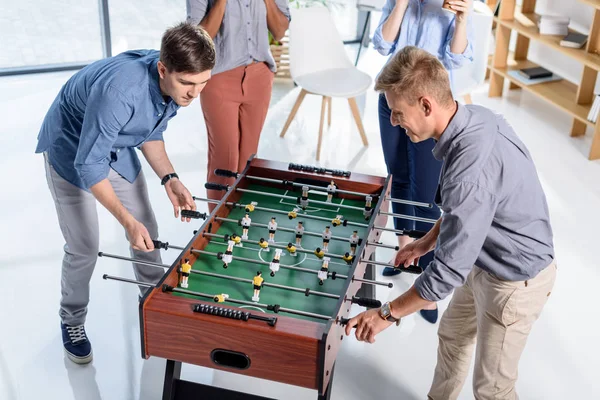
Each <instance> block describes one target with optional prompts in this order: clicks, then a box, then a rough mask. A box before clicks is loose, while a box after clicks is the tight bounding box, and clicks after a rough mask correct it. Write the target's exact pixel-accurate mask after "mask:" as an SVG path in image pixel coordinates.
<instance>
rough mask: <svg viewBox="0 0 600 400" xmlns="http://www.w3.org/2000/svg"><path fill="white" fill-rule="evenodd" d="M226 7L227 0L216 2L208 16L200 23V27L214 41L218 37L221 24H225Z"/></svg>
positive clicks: (217, 0)
mask: <svg viewBox="0 0 600 400" xmlns="http://www.w3.org/2000/svg"><path fill="white" fill-rule="evenodd" d="M225 6H227V0H216V1H215V4H214V5H213V7H212V8H211V9H210V11H208V12H207V13H206V16H205V17H204V18H203V19H202V21H200V26H201V27H202V28H204V30H205V31H206V32H208V34H209V35H210V37H211V38H213V39H214V38H215V36H217V33H218V32H219V28H220V27H221V23H222V22H223V16H224V15H225Z"/></svg>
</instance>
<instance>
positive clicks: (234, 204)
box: [192, 196, 369, 228]
mask: <svg viewBox="0 0 600 400" xmlns="http://www.w3.org/2000/svg"><path fill="white" fill-rule="evenodd" d="M192 197H193V199H194V200H198V201H205V202H207V203H219V202H218V201H216V200H211V199H206V198H203V197H196V196H192ZM225 204H226V205H228V206H231V207H238V208H244V207H245V205H244V204H240V203H232V202H230V201H228V202H226V203H225ZM254 209H255V210H258V211H268V212H272V213H275V214H283V215H288V212H287V211H283V210H277V209H275V208H267V207H260V206H255V207H254ZM298 217H302V218H306V219H314V220H317V221H326V222H330V223H331V218H325V217H318V216H316V215H308V214H305V213H298ZM346 225H352V226H358V227H361V228H368V227H369V225H368V224H361V223H358V222H351V221H346Z"/></svg>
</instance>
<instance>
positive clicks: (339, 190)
mask: <svg viewBox="0 0 600 400" xmlns="http://www.w3.org/2000/svg"><path fill="white" fill-rule="evenodd" d="M246 178H248V179H254V180H257V181H263V182H272V183H280V184H282V185H284V186H285V185H292V186H296V187H302V186H308V188H309V189H315V190H321V191H324V192H326V191H327V189H326V188H324V187H322V186H316V185H309V184H304V183H297V182H292V181H288V180H284V179H272V178H263V177H261V176H251V175H247V176H246ZM332 180H334V179H333V178H332V179H329V181H332ZM335 193H344V194H351V195H355V196H363V197H365V196H371V197H378V196H379V194H377V193H361V192H353V191H351V190H343V189H335ZM328 204H331V203H328Z"/></svg>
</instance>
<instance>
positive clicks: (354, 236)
mask: <svg viewBox="0 0 600 400" xmlns="http://www.w3.org/2000/svg"><path fill="white" fill-rule="evenodd" d="M359 240H360V238H359V237H358V231H354V232H353V233H352V235H351V236H350V255H351V256H353V255H355V254H356V247H357V246H358V241H359Z"/></svg>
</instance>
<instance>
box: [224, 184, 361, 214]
mask: <svg viewBox="0 0 600 400" xmlns="http://www.w3.org/2000/svg"><path fill="white" fill-rule="evenodd" d="M235 190H237V191H240V192H242V193H253V194H258V195H261V196H270V197H278V198H281V199H287V200H294V201H296V197H292V196H286V195H284V194H273V193H265V192H261V191H259V190H251V189H239V188H236V189H235ZM311 203H312V204H319V205H322V206H329V207H340V208H347V209H349V210H358V211H363V210H364V209H363V208H362V207H354V206H347V205H345V204H334V203H327V202H325V201H318V200H310V199H309V200H308V204H311ZM328 211H333V210H328Z"/></svg>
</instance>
